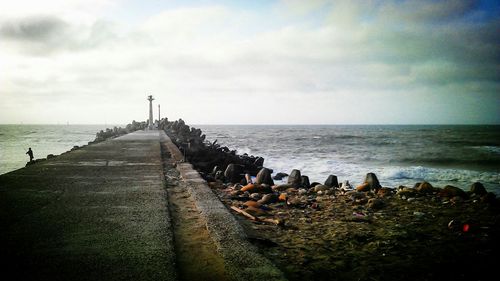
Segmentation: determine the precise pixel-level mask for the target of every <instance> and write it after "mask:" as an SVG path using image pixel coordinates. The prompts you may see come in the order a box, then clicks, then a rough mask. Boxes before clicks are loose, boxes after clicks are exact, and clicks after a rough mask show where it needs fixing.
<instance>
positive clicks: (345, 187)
mask: <svg viewBox="0 0 500 281" xmlns="http://www.w3.org/2000/svg"><path fill="white" fill-rule="evenodd" d="M340 188H341V189H342V190H352V189H353V188H352V186H351V184H350V183H349V181H348V180H345V181H344V182H342V184H341V185H340Z"/></svg>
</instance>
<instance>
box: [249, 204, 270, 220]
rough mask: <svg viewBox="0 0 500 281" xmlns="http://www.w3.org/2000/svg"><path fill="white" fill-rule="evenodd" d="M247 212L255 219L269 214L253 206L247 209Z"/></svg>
mask: <svg viewBox="0 0 500 281" xmlns="http://www.w3.org/2000/svg"><path fill="white" fill-rule="evenodd" d="M245 211H246V212H247V213H249V214H250V215H252V216H254V217H260V216H265V215H266V214H267V213H266V212H265V211H264V210H262V209H260V208H256V207H252V206H250V207H247V208H246V209H245Z"/></svg>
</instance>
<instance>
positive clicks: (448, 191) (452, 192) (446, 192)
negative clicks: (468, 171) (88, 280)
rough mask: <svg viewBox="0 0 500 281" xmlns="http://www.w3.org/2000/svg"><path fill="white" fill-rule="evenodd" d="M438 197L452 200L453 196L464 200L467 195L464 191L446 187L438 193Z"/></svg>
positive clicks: (449, 186)
mask: <svg viewBox="0 0 500 281" xmlns="http://www.w3.org/2000/svg"><path fill="white" fill-rule="evenodd" d="M439 196H440V197H446V198H453V197H455V196H459V197H462V198H464V199H465V198H467V193H465V191H463V190H462V189H460V188H458V187H455V186H451V185H447V186H445V187H444V188H443V189H442V190H441V191H440V192H439Z"/></svg>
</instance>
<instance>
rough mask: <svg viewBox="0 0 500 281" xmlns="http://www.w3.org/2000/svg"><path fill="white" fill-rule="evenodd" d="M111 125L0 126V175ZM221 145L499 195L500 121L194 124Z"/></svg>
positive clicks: (383, 178)
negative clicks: (468, 123)
mask: <svg viewBox="0 0 500 281" xmlns="http://www.w3.org/2000/svg"><path fill="white" fill-rule="evenodd" d="M106 127H112V126H110V125H108V126H105V125H0V174H3V173H6V172H9V171H13V170H15V169H19V168H22V167H24V165H25V164H26V162H27V161H28V160H29V158H28V156H27V155H26V154H25V153H26V151H27V150H28V147H31V148H32V149H33V152H34V156H35V158H45V157H47V154H60V153H62V152H65V151H68V150H69V149H71V148H72V147H73V146H74V145H84V144H87V143H88V142H89V141H92V140H94V138H95V134H96V133H97V132H98V131H100V130H104V129H105V128H106ZM194 127H197V128H201V129H202V130H203V132H204V133H205V134H206V135H207V140H209V141H214V140H215V139H217V140H218V143H219V144H221V145H226V146H228V147H229V148H230V149H236V150H237V151H238V153H241V154H242V153H248V154H252V155H258V156H262V157H264V158H265V162H264V165H265V166H266V167H269V168H271V169H273V170H274V171H275V173H277V172H286V173H290V171H291V170H292V169H299V170H301V172H302V174H304V175H307V176H309V178H310V180H311V182H313V181H317V182H324V181H325V179H326V178H327V177H328V175H330V174H334V175H336V176H338V177H339V181H343V180H349V182H350V183H351V184H353V185H356V184H360V183H362V181H363V180H364V176H365V175H366V173H368V172H374V173H375V174H377V176H378V178H379V180H380V182H381V184H382V185H383V186H389V187H397V186H399V185H407V186H413V185H414V184H415V183H416V182H419V181H423V180H426V181H429V182H430V183H431V184H433V185H434V186H444V185H447V184H451V185H454V186H457V187H461V188H464V189H466V190H467V189H468V188H469V186H470V185H471V184H472V183H473V182H475V181H480V182H481V183H483V184H484V185H485V187H486V188H487V189H488V190H490V191H493V192H495V193H496V194H498V195H500V126H335V125H325V126H323V125H317V126H288V125H286V126H240V125H238V126H236V125H195V126H194Z"/></svg>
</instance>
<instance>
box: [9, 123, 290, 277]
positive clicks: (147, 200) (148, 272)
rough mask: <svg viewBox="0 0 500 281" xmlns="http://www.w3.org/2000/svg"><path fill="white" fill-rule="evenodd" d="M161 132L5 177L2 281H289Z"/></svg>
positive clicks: (83, 151) (87, 149)
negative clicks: (256, 245)
mask: <svg viewBox="0 0 500 281" xmlns="http://www.w3.org/2000/svg"><path fill="white" fill-rule="evenodd" d="M183 160H184V155H183V154H182V153H181V152H180V151H179V150H178V148H177V147H176V146H175V145H174V144H173V143H172V142H171V141H170V138H169V137H168V136H167V135H166V134H165V132H164V131H162V130H146V131H136V132H133V133H130V134H126V135H123V136H121V137H117V138H112V139H107V140H103V139H101V140H100V142H98V143H94V144H91V145H88V146H84V147H81V148H78V149H74V150H72V151H71V152H68V153H64V154H63V155H60V156H57V157H51V158H50V159H48V160H46V161H43V162H39V163H36V164H35V165H29V166H27V167H26V168H23V169H19V170H16V171H13V172H10V173H7V174H4V175H0V244H1V249H2V250H1V251H0V258H1V260H2V261H3V262H2V263H1V265H0V270H1V271H2V276H3V277H2V280H284V277H283V275H282V273H281V272H280V271H279V270H278V269H277V268H276V267H275V266H274V265H273V264H272V263H271V262H270V261H269V260H268V259H267V258H265V257H263V256H261V255H259V254H258V251H257V250H256V248H254V246H252V245H251V244H250V243H249V242H248V241H247V239H246V237H245V234H244V232H243V230H242V228H241V227H240V226H239V224H238V223H237V222H236V220H235V218H234V217H233V216H232V215H231V214H230V213H229V211H228V210H227V209H226V208H225V207H224V205H222V203H221V202H220V201H219V200H218V199H217V197H216V196H215V195H214V194H213V193H212V192H211V190H210V189H209V187H208V186H207V184H206V182H205V181H204V180H203V179H201V178H200V177H199V175H198V173H197V172H196V171H194V170H193V168H192V166H191V165H190V164H189V163H185V162H183Z"/></svg>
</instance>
